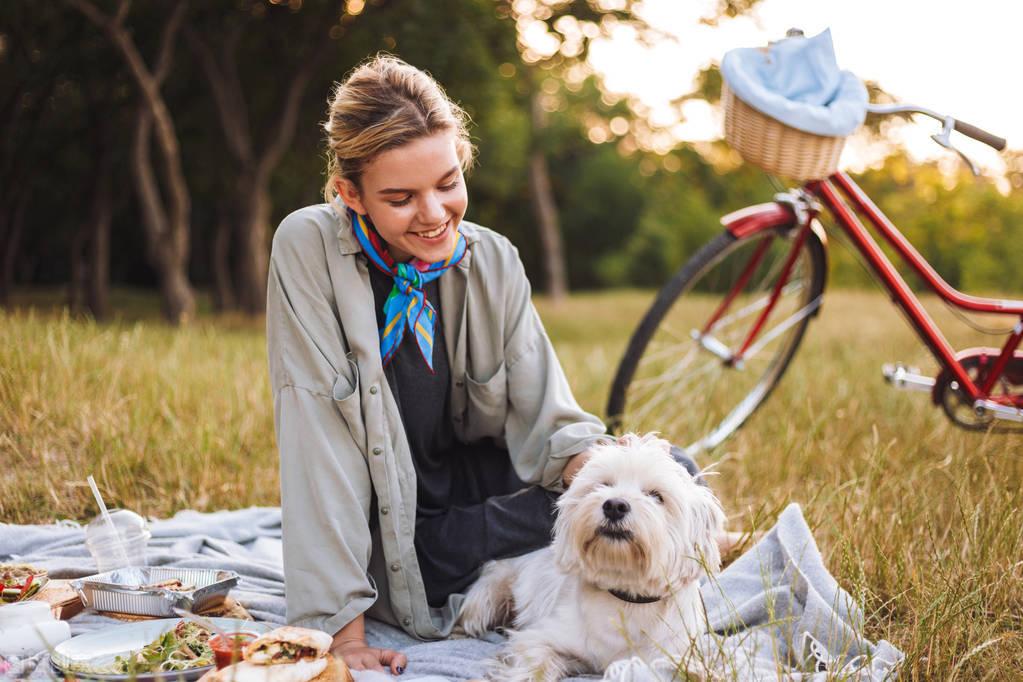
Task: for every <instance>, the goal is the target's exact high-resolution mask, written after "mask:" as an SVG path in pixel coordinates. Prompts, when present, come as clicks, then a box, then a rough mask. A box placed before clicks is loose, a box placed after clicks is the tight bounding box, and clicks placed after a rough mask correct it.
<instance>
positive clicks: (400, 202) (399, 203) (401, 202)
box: [387, 196, 412, 206]
mask: <svg viewBox="0 0 1023 682" xmlns="http://www.w3.org/2000/svg"><path fill="white" fill-rule="evenodd" d="M410 201H412V197H411V196H408V197H405V198H404V199H400V200H398V201H388V202H387V203H389V204H390V205H391V206H407V205H408V203H409V202H410Z"/></svg>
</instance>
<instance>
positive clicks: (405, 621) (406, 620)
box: [401, 616, 412, 627]
mask: <svg viewBox="0 0 1023 682" xmlns="http://www.w3.org/2000/svg"><path fill="white" fill-rule="evenodd" d="M401 624H402V625H404V626H405V627H408V626H410V625H412V619H411V618H409V617H408V616H405V617H404V618H402V619H401Z"/></svg>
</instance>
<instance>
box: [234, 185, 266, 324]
mask: <svg viewBox="0 0 1023 682" xmlns="http://www.w3.org/2000/svg"><path fill="white" fill-rule="evenodd" d="M236 196H237V201H238V221H237V222H236V223H235V227H236V229H237V231H236V232H235V235H234V236H235V245H236V248H237V253H238V258H237V260H236V261H235V287H236V291H237V293H238V306H239V307H240V308H241V309H242V310H243V311H244V312H246V313H248V314H250V315H257V314H259V313H262V312H263V311H264V310H266V277H267V268H268V266H269V258H268V253H267V252H268V246H267V242H268V239H269V234H270V192H269V190H268V189H267V183H266V181H265V180H264V179H261V178H259V177H258V176H257V177H253V175H252V174H251V173H250V172H247V171H243V172H242V173H241V175H240V176H239V188H238V192H237V195H236Z"/></svg>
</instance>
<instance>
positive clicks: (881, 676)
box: [0, 504, 904, 682]
mask: <svg viewBox="0 0 1023 682" xmlns="http://www.w3.org/2000/svg"><path fill="white" fill-rule="evenodd" d="M151 530H152V533H153V537H152V540H151V541H150V545H149V551H148V559H149V563H150V565H154V566H156V565H159V566H176V567H187V568H221V569H229V570H233V571H236V572H237V573H238V574H239V575H240V576H241V580H240V582H239V584H238V586H237V587H236V588H235V589H234V590H232V592H231V595H232V596H233V597H234V598H235V599H237V600H238V601H239V602H240V603H241V604H242V605H243V606H244V607H245V608H246V609H248V611H249V612H250V613H251V614H252V615H253V616H254V617H255V618H256V619H257V620H262V621H269V622H272V623H280V624H283V623H284V622H285V604H284V574H283V568H282V566H283V558H282V552H281V516H280V509H278V508H265V507H264V508H259V507H253V508H249V509H242V510H237V511H223V512H216V513H211V514H202V513H198V512H194V511H183V512H180V513H178V514H177V515H175V516H174V517H173V518H171V519H166V520H156V521H153V522H152V523H151ZM12 560H13V561H19V562H20V561H23V562H29V563H32V564H34V565H37V566H40V567H43V568H45V569H47V570H48V571H49V573H50V575H51V576H52V577H54V578H76V577H81V576H84V575H89V574H91V573H94V572H95V564H94V563H93V561H92V558H91V557H90V556H89V553H88V551H87V550H86V548H85V544H84V529H83V528H82V527H81V526H79V525H78V524H77V523H73V522H62V523H57V524H52V525H41V526H17V525H9V524H0V561H12ZM701 590H702V594H703V598H704V601H705V603H706V605H707V612H708V617H709V623H710V630H711V632H709V633H708V634H706V635H704V636H703V637H702V638H701V639H700V640H699V641H698V642H697V643H696V649H695V652H696V653H695V658H697V659H699V661H700V662H701V665H703V666H705V667H706V668H707V669H708V670H709V671H711V672H712V673H715V674H716V675H720V676H721V677H723V678H724V679H738V680H777V679H780V678H781V679H791V680H813V681H816V680H825V679H833V678H834V677H835V676H836V675H838V676H840V677H842V678H843V679H856V680H886V679H894V678H895V676H896V674H897V671H898V667H899V665H900V663H901V662H902V660H903V658H904V656H903V654H902V652H900V651H899V650H898V649H896V648H895V647H893V646H892V645H891V644H889V643H888V642H886V641H884V640H881V641H879V642H877V643H876V644H875V643H872V642H870V641H868V640H867V639H866V638H865V637H864V635H863V629H864V616H863V613H862V610H861V609H860V607H859V606H858V605H857V604H856V602H855V600H854V599H853V598H852V597H851V596H850V595H849V594H848V593H847V592H845V591H844V590H843V589H842V588H841V587H839V585H838V583H837V582H836V581H835V579H834V578H833V577H832V576H831V574H830V573H829V572H828V570H827V568H826V567H825V566H824V564H823V562H822V560H821V555H820V552H819V551H818V549H817V545H816V543H815V542H814V539H813V536H812V534H811V532H810V529H809V527H808V526H807V524H806V521H805V520H804V519H803V514H802V510H801V509H800V508H799V506H798V505H795V504H793V505H790V506H789V507H787V508H786V509H785V510H784V511H783V512H782V514H781V515H780V516H779V518H778V520H777V523H776V525H775V526H774V527H773V528H772V529H771V530H770V531H768V532H767V533H766V534H765V535H764V536H763V537H762V538H761V539H760V540H759V541H758V542H757V543H756V544H755V545H754V546H753V547H751V548H750V549H749V550H747V552H746V553H745V554H743V555H742V556H741V557H739V558H738V559H737V560H736V561H735V562H733V563H732V564H731V565H729V566H728V567H727V568H726V569H725V570H724V571H722V572H721V573H720V574H719V575H717V576H715V577H713V578H709V579H705V580H704V582H703V584H702V586H701ZM115 622H118V621H113V620H112V619H110V618H108V617H105V616H102V615H100V614H97V613H93V612H90V611H85V612H83V613H81V614H79V615H77V616H75V617H74V618H73V619H72V620H71V621H70V625H71V632H72V635H77V634H81V633H83V632H88V631H92V630H96V629H98V628H102V627H104V626H107V625H110V624H111V623H115ZM367 638H368V639H369V641H370V644H371V645H373V646H382V647H388V648H392V649H397V650H400V651H402V652H403V653H405V654H406V655H407V656H408V659H409V665H408V667H407V669H406V672H405V674H404V675H402V676H401V679H402V680H405V679H420V680H421V682H439V680H464V679H472V678H481V677H483V676H484V674H485V672H486V667H485V663H484V661H485V660H486V659H488V658H490V657H492V656H494V655H495V654H496V653H497V652H498V650H499V649H500V647H501V641H502V639H501V637H500V636H499V635H497V634H496V633H495V634H494V635H493V636H492V637H488V638H487V639H486V640H481V639H448V640H442V641H436V642H421V641H419V640H416V639H414V638H412V637H410V636H409V635H407V634H405V633H404V632H403V631H401V630H398V629H397V628H393V627H390V626H388V625H385V624H383V623H379V622H375V621H369V622H368V623H367ZM668 653H669V654H670V653H671V652H668ZM46 656H47V654H41V655H39V656H37V657H35V658H34V659H31V660H29V661H27V662H18V663H16V665H15V666H14V667H13V668H12V669H11V670H10V671H9V672H8V673H7V674H8V676H12V675H13V676H16V677H29V678H31V679H49V678H51V677H52V676H53V675H52V672H51V669H50V666H49V663H48V661H47V660H46ZM677 668H678V662H677V661H676V660H673V659H672V657H671V656H665V657H664V658H660V659H656V660H652V661H642V660H639V659H638V658H633V659H626V660H622V661H617V662H615V663H614V664H612V665H611V666H610V667H609V668H608V670H607V671H606V673H605V675H604V679H608V680H614V681H615V682H647V681H649V682H655V681H657V680H670V679H672V678H673V677H674V676H675V675H676V671H677ZM0 677H2V675H0ZM356 677H357V680H358V682H384V681H386V680H390V679H391V678H390V677H389V676H388V675H385V674H382V673H371V672H361V673H358V672H357V673H356ZM591 677H592V676H591Z"/></svg>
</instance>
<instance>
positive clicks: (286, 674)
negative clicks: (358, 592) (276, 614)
mask: <svg viewBox="0 0 1023 682" xmlns="http://www.w3.org/2000/svg"><path fill="white" fill-rule="evenodd" d="M332 641H333V640H332V639H331V636H330V635H328V634H327V633H325V632H320V631H319V630H309V629H307V628H296V627H290V626H286V627H281V628H277V629H276V630H274V631H272V632H268V633H266V634H265V635H261V636H260V637H257V638H256V639H255V640H253V641H252V642H251V643H250V644H249V645H248V646H246V647H245V650H244V651H243V652H242V660H241V661H239V662H238V663H235V664H234V665H229V666H227V667H226V668H221V669H220V670H211V671H210V672H208V673H206V674H205V675H203V676H202V677H201V678H200V682H353V678H352V673H351V672H350V671H349V670H348V666H347V665H345V662H344V661H343V660H341V659H340V658H335V657H334V656H333V655H331V653H330V645H331V643H332Z"/></svg>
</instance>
